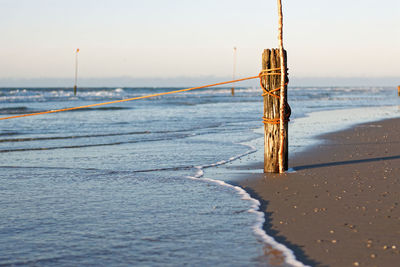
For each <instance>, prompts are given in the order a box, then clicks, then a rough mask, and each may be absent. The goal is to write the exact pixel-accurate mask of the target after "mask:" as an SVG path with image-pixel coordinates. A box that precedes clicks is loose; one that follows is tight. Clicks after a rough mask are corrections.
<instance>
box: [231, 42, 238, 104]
mask: <svg viewBox="0 0 400 267" xmlns="http://www.w3.org/2000/svg"><path fill="white" fill-rule="evenodd" d="M236 51H237V48H236V46H235V47H233V74H232V80H235V76H236ZM231 93H232V96H234V95H235V87H233V86H232V89H231Z"/></svg>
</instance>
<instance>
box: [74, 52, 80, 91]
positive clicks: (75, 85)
mask: <svg viewBox="0 0 400 267" xmlns="http://www.w3.org/2000/svg"><path fill="white" fill-rule="evenodd" d="M78 53H79V48H77V49H76V52H75V83H74V95H76V89H77V82H78Z"/></svg>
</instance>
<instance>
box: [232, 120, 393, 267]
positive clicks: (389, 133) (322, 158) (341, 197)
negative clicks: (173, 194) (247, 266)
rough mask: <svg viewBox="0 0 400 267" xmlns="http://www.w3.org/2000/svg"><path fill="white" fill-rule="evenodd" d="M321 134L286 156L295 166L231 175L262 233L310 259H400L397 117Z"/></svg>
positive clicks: (319, 262) (352, 262) (379, 262)
mask: <svg viewBox="0 0 400 267" xmlns="http://www.w3.org/2000/svg"><path fill="white" fill-rule="evenodd" d="M321 138H322V139H323V140H324V143H323V144H322V145H318V146H317V147H314V148H312V149H310V150H308V151H306V152H304V153H302V154H300V155H298V156H296V158H294V159H291V160H290V163H289V164H290V167H291V168H294V169H295V170H296V172H295V173H287V174H283V175H276V174H267V175H264V174H259V175H257V174H254V175H252V177H247V178H246V179H242V180H241V181H240V182H238V184H239V185H240V186H242V187H243V188H245V189H246V191H248V192H250V193H251V194H252V195H253V197H256V198H258V199H259V200H260V201H261V202H262V207H261V208H262V209H263V210H264V211H265V213H266V221H267V222H266V224H265V227H264V228H265V230H266V232H267V233H268V234H269V235H271V236H273V237H274V238H275V239H277V241H279V242H281V243H283V244H285V245H286V246H288V247H289V248H290V249H292V250H293V251H295V253H296V257H297V258H298V259H299V260H301V261H303V262H304V263H306V264H309V265H311V266H382V267H388V266H389V267H390V266H393V267H395V266H400V207H399V204H400V119H391V120H385V121H380V122H374V123H367V124H363V125H358V126H355V127H354V128H352V129H349V130H346V131H342V132H338V133H333V134H328V135H324V136H322V137H321Z"/></svg>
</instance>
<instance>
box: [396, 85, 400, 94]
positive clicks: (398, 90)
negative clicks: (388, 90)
mask: <svg viewBox="0 0 400 267" xmlns="http://www.w3.org/2000/svg"><path fill="white" fill-rule="evenodd" d="M397 94H398V95H399V96H400V85H399V86H397Z"/></svg>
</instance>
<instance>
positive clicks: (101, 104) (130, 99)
mask: <svg viewBox="0 0 400 267" xmlns="http://www.w3.org/2000/svg"><path fill="white" fill-rule="evenodd" d="M277 70H280V68H274V69H267V70H262V71H261V72H260V74H258V75H257V76H252V77H247V78H242V79H237V80H232V81H226V82H220V83H214V84H209V85H203V86H198V87H191V88H187V89H181V90H176V91H170V92H163V93H158V94H152V95H145V96H139V97H133V98H127V99H121V100H115V101H110V102H104V103H97V104H91V105H85V106H79V107H72V108H63V109H55V110H49V111H43V112H37V113H29V114H22V115H16V116H10V117H2V118H0V120H9V119H16V118H22V117H29V116H36V115H43V114H50V113H57V112H63V111H70V110H77V109H83V108H91V107H96V106H104V105H110V104H115V103H121V102H127V101H133V100H139V99H145V98H151V97H156V96H163V95H170V94H176V93H182V92H187V91H192V90H198V89H204V88H208V87H214V86H218V85H224V84H229V83H236V82H241V81H246V80H252V79H257V78H259V79H260V85H261V88H262V89H263V92H264V93H263V94H262V95H263V96H266V95H270V96H273V97H278V98H279V96H278V95H275V94H272V93H273V92H276V91H279V90H280V88H276V89H274V90H270V91H267V89H266V88H265V87H264V85H263V84H262V81H261V78H262V77H264V76H270V75H280V73H277V72H270V71H277ZM277 120H278V122H277ZM263 122H264V123H271V124H279V118H278V119H272V120H270V119H266V118H263Z"/></svg>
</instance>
